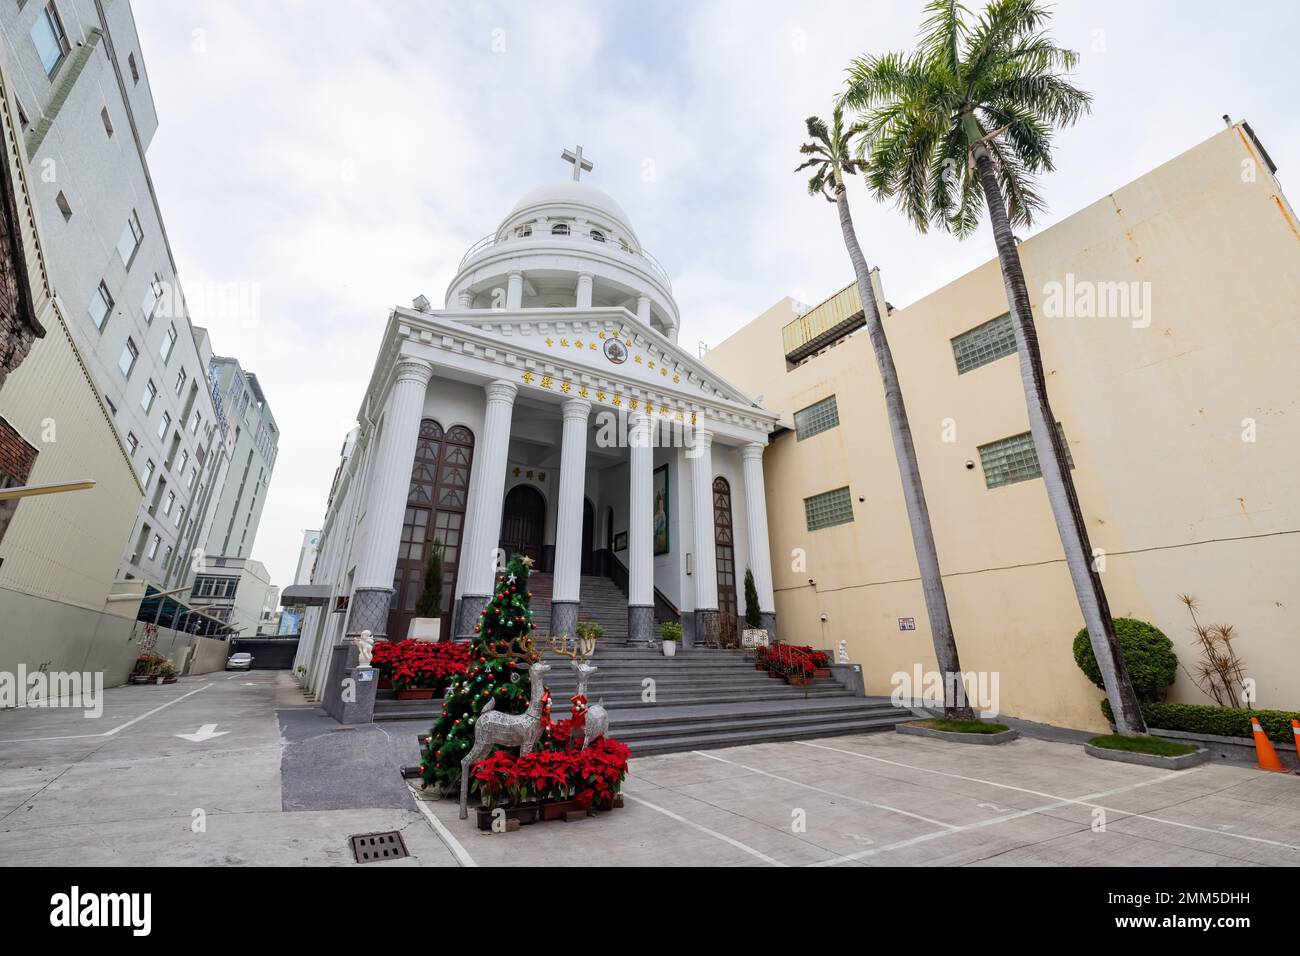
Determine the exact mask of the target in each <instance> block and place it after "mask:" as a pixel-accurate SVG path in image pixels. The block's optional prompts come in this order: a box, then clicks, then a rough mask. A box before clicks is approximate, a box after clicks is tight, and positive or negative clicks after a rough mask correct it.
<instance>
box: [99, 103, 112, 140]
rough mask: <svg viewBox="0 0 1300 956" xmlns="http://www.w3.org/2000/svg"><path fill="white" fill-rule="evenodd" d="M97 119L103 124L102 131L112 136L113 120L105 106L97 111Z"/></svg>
mask: <svg viewBox="0 0 1300 956" xmlns="http://www.w3.org/2000/svg"><path fill="white" fill-rule="evenodd" d="M99 120H100V122H101V123H103V124H104V132H105V133H107V134H108V135H109V136H110V137H112V135H113V121H112V119H110V118H109V115H108V107H107V106H105V107H104V108H103V109H102V110H100V111H99Z"/></svg>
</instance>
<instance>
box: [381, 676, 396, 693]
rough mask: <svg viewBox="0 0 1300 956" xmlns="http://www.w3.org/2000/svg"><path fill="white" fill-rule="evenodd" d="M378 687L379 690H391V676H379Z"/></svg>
mask: <svg viewBox="0 0 1300 956" xmlns="http://www.w3.org/2000/svg"><path fill="white" fill-rule="evenodd" d="M379 689H380V690H392V689H393V679H392V678H391V677H381V678H379Z"/></svg>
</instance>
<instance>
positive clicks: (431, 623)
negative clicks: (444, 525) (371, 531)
mask: <svg viewBox="0 0 1300 956" xmlns="http://www.w3.org/2000/svg"><path fill="white" fill-rule="evenodd" d="M406 638H407V640H414V641H438V640H441V639H442V542H441V541H439V540H438V539H437V538H435V539H434V541H433V547H432V548H430V549H429V564H428V566H427V567H426V568H425V569H424V590H423V591H421V592H420V597H419V599H418V600H417V601H416V602H415V617H413V618H411V623H410V625H409V626H408V627H407V630H406Z"/></svg>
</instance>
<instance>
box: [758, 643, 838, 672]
mask: <svg viewBox="0 0 1300 956" xmlns="http://www.w3.org/2000/svg"><path fill="white" fill-rule="evenodd" d="M758 661H759V663H760V664H762V665H763V666H764V667H765V668H767V669H768V670H770V671H775V672H776V673H778V674H784V675H786V676H787V677H810V676H812V674H813V672H814V671H815V670H817V669H818V668H820V667H827V666H829V663H830V659H829V658H828V657H827V656H826V653H825V652H824V651H814V650H813V649H812V648H811V647H808V646H806V645H799V644H774V645H772V646H771V647H760V648H758Z"/></svg>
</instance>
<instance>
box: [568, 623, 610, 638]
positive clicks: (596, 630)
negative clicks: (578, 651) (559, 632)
mask: <svg viewBox="0 0 1300 956" xmlns="http://www.w3.org/2000/svg"><path fill="white" fill-rule="evenodd" d="M574 631H576V632H577V635H578V640H580V641H583V642H586V641H598V640H600V639H601V638H602V637H604V636H605V628H603V627H602V626H601V625H600V623H599V622H597V621H579V622H578V624H577V626H576V627H574Z"/></svg>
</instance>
